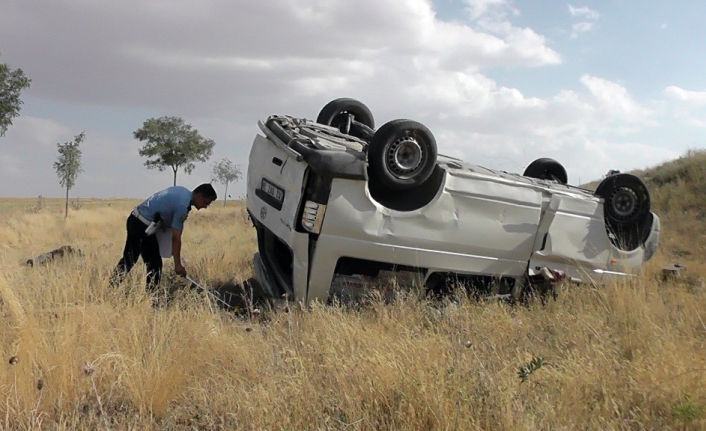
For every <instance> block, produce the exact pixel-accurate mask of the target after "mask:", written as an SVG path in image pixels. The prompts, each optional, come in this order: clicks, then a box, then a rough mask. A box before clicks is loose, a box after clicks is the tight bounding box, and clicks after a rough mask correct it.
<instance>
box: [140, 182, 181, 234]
mask: <svg viewBox="0 0 706 431" xmlns="http://www.w3.org/2000/svg"><path fill="white" fill-rule="evenodd" d="M191 198H192V195H191V191H190V190H189V189H187V188H186V187H182V186H175V187H169V188H168V189H165V190H162V191H161V192H157V193H155V194H153V195H152V196H150V197H149V198H147V200H145V201H144V202H142V203H141V204H140V205H138V206H137V211H139V212H140V214H141V215H142V216H143V217H145V218H147V219H148V220H150V221H154V217H155V215H156V214H157V213H159V215H160V217H161V218H162V227H164V228H168V227H172V228H174V229H178V230H184V220H186V217H187V216H188V215H189V211H190V210H191Z"/></svg>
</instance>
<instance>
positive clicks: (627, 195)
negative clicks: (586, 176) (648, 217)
mask: <svg viewBox="0 0 706 431" xmlns="http://www.w3.org/2000/svg"><path fill="white" fill-rule="evenodd" d="M637 204H638V197H637V193H635V191H634V190H633V189H631V188H628V187H620V188H618V189H616V190H615V192H613V195H612V196H611V198H610V209H611V212H612V213H613V214H614V215H615V217H616V218H618V219H622V220H624V219H627V218H630V217H631V216H632V215H633V214H635V212H636V211H637V207H638V205H637Z"/></svg>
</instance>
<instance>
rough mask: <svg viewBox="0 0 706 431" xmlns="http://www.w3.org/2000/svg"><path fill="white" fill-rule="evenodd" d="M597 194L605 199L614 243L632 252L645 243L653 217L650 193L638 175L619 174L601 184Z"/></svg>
mask: <svg viewBox="0 0 706 431" xmlns="http://www.w3.org/2000/svg"><path fill="white" fill-rule="evenodd" d="M595 195H596V196H598V197H601V198H603V200H604V203H603V215H604V219H605V223H606V229H607V230H608V233H609V237H610V240H611V243H613V245H615V246H616V247H618V248H619V249H621V250H625V251H630V250H634V249H636V248H637V247H639V246H640V245H642V244H643V243H644V242H645V240H646V238H647V235H648V234H649V230H650V226H652V221H653V218H652V217H651V213H650V192H649V190H648V189H647V186H646V185H645V183H644V182H643V181H642V180H641V179H640V178H638V177H636V176H635V175H631V174H615V175H611V176H609V177H607V178H605V179H604V180H603V181H601V183H600V184H599V185H598V188H597V189H596V192H595Z"/></svg>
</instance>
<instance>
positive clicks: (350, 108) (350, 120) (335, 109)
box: [316, 98, 375, 136]
mask: <svg viewBox="0 0 706 431" xmlns="http://www.w3.org/2000/svg"><path fill="white" fill-rule="evenodd" d="M316 122H317V123H319V124H325V125H327V126H332V127H335V128H337V129H338V130H340V131H341V133H345V134H347V135H349V134H351V135H353V136H356V130H358V129H366V128H369V129H373V128H375V121H374V120H373V113H372V112H370V109H368V107H367V106H365V105H364V104H363V103H361V102H359V101H357V100H355V99H349V98H340V99H335V100H332V101H330V102H329V103H327V104H326V106H324V107H323V108H322V109H321V112H319V116H318V117H316ZM361 125H362V127H361ZM370 135H372V133H370Z"/></svg>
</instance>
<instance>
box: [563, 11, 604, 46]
mask: <svg viewBox="0 0 706 431" xmlns="http://www.w3.org/2000/svg"><path fill="white" fill-rule="evenodd" d="M569 13H570V14H571V16H572V17H574V18H579V19H581V20H582V21H580V22H577V23H574V24H573V25H572V26H571V38H572V39H576V38H578V37H579V34H581V33H587V32H589V31H591V30H593V26H594V22H595V21H596V20H598V18H600V17H601V15H600V14H599V13H598V12H596V11H594V10H592V9H589V8H588V7H586V6H584V7H574V6H572V5H569Z"/></svg>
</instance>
